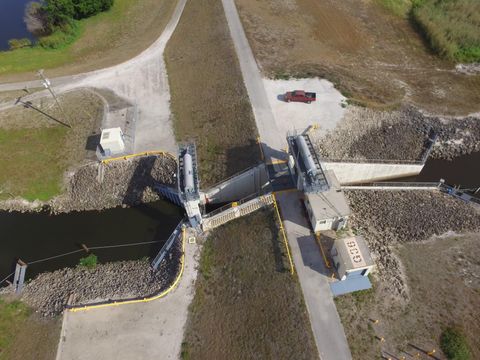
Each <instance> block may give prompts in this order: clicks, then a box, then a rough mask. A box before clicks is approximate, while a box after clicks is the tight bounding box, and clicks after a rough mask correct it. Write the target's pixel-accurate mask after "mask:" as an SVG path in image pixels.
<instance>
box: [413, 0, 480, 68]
mask: <svg viewBox="0 0 480 360" xmlns="http://www.w3.org/2000/svg"><path fill="white" fill-rule="evenodd" d="M412 15H413V18H414V19H415V21H416V23H417V24H418V25H419V27H420V29H421V30H422V31H423V33H424V35H425V36H426V38H427V39H428V41H429V43H430V45H431V47H432V48H433V49H434V50H435V51H436V52H438V53H439V54H441V55H443V56H445V57H447V58H449V59H451V60H455V61H460V62H478V61H480V2H479V1H478V0H456V1H436V0H417V1H416V4H415V6H414V7H413V11H412Z"/></svg>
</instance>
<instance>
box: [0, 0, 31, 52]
mask: <svg viewBox="0 0 480 360" xmlns="http://www.w3.org/2000/svg"><path fill="white" fill-rule="evenodd" d="M30 1H31V0H0V51H1V50H8V40H10V39H13V38H15V39H21V38H29V39H31V40H34V37H33V35H32V34H30V33H29V32H28V30H27V26H26V25H25V22H24V21H23V15H24V14H25V6H26V5H27V4H28V3H29V2H30Z"/></svg>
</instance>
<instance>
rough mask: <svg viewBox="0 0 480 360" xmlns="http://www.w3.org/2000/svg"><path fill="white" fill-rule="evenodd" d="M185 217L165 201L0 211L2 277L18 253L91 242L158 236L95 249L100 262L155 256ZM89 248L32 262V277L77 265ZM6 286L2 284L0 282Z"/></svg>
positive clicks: (49, 252) (40, 254)
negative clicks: (65, 209) (75, 209)
mask: <svg viewBox="0 0 480 360" xmlns="http://www.w3.org/2000/svg"><path fill="white" fill-rule="evenodd" d="M182 217H183V209H181V208H179V207H177V206H175V205H172V204H170V203H169V202H166V201H157V202H154V203H150V204H144V205H140V206H137V207H132V208H125V209H124V208H121V207H119V208H114V209H109V210H104V211H84V212H72V213H68V214H60V215H50V214H48V213H18V212H0V229H1V235H0V238H1V250H0V280H1V279H3V278H5V277H6V276H7V275H8V274H9V273H11V272H12V271H13V266H14V262H15V259H17V258H20V259H22V260H23V261H25V262H27V263H28V262H32V261H36V260H38V259H43V258H47V257H51V256H55V255H58V254H63V253H67V252H70V251H74V250H78V249H81V248H82V247H81V244H85V245H86V246H87V247H96V246H108V245H120V244H130V243H139V242H148V241H159V242H157V243H154V244H146V245H137V246H128V247H117V248H109V249H99V250H94V251H92V252H93V253H95V255H97V256H98V261H99V262H108V261H117V260H130V259H140V258H142V257H145V256H148V257H152V256H155V255H156V253H157V252H158V250H159V249H160V247H161V245H162V243H163V242H164V241H165V240H166V239H167V238H168V237H169V236H170V234H171V232H172V231H173V229H174V228H175V227H176V226H177V224H178V222H179V221H180V220H181V218H182ZM83 256H85V253H84V252H79V253H76V254H72V255H68V256H65V257H60V258H57V259H53V260H49V261H45V262H40V263H37V264H32V265H30V266H29V267H28V270H27V277H28V278H31V277H34V276H35V275H36V274H38V273H40V272H43V271H52V270H56V269H59V268H63V267H67V266H75V265H77V264H78V263H79V259H80V258H81V257H83ZM0 286H2V285H0Z"/></svg>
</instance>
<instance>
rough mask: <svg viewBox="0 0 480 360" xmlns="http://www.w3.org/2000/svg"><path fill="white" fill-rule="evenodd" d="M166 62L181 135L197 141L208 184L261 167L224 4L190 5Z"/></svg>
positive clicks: (214, 0) (207, 0)
mask: <svg viewBox="0 0 480 360" xmlns="http://www.w3.org/2000/svg"><path fill="white" fill-rule="evenodd" d="M165 60H166V63H167V69H168V78H169V82H170V90H171V95H172V110H173V114H174V127H175V133H176V136H177V139H178V140H179V141H186V140H189V139H193V140H195V141H196V143H197V148H198V153H199V160H200V177H201V180H202V185H203V186H208V185H211V184H213V183H216V182H218V181H220V180H222V179H223V178H225V176H229V175H232V174H234V173H236V172H238V171H240V170H243V169H244V168H246V167H248V166H251V165H253V164H255V163H257V162H258V161H259V157H260V154H259V148H258V145H257V144H256V143H255V139H256V135H257V130H256V126H255V119H254V117H253V113H252V109H251V106H250V102H249V99H248V95H247V91H246V89H245V85H244V83H243V78H242V75H241V72H240V65H239V63H238V60H237V57H236V53H235V49H234V47H233V43H232V40H231V38H230V34H229V30H228V26H227V23H226V19H225V15H224V12H223V7H222V3H221V1H220V0H196V1H189V2H188V3H187V5H186V7H185V10H184V13H183V16H182V18H181V19H180V23H179V24H178V27H177V29H176V30H175V33H174V34H173V36H172V38H171V40H170V41H169V43H168V45H167V48H166V52H165Z"/></svg>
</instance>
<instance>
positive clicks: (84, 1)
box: [40, 0, 113, 31]
mask: <svg viewBox="0 0 480 360" xmlns="http://www.w3.org/2000/svg"><path fill="white" fill-rule="evenodd" d="M112 5H113V0H44V2H43V5H41V7H40V9H41V11H42V12H44V14H45V19H46V24H45V25H46V26H47V29H48V30H50V31H54V30H55V28H56V27H59V26H64V25H66V24H68V23H71V22H72V20H80V19H84V18H87V17H90V16H93V15H96V14H98V13H100V12H102V11H105V10H108V9H110V8H111V7H112Z"/></svg>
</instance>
